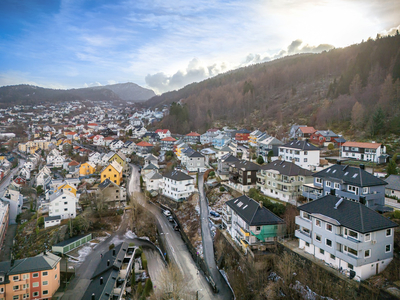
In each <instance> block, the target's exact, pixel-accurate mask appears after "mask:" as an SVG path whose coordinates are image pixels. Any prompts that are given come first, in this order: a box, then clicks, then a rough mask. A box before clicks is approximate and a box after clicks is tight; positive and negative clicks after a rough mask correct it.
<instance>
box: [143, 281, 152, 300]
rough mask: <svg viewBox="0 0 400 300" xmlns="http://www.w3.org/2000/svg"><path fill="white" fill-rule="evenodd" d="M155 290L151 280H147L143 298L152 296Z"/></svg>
mask: <svg viewBox="0 0 400 300" xmlns="http://www.w3.org/2000/svg"><path fill="white" fill-rule="evenodd" d="M152 289H153V283H152V282H151V279H150V278H147V280H146V283H145V284H144V290H143V296H145V297H148V296H150V292H151V290H152Z"/></svg>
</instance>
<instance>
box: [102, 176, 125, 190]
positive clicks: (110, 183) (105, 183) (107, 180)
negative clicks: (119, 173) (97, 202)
mask: <svg viewBox="0 0 400 300" xmlns="http://www.w3.org/2000/svg"><path fill="white" fill-rule="evenodd" d="M110 185H114V186H115V187H117V188H121V187H120V186H119V185H117V184H116V183H114V182H112V181H111V180H110V179H108V178H107V179H106V180H104V181H103V182H101V183H100V184H99V189H101V190H104V189H105V188H107V187H109V186H110Z"/></svg>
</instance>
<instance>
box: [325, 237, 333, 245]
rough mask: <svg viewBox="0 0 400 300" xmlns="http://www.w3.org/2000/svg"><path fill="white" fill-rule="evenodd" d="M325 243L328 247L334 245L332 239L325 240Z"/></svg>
mask: <svg viewBox="0 0 400 300" xmlns="http://www.w3.org/2000/svg"><path fill="white" fill-rule="evenodd" d="M325 244H326V245H327V246H328V247H332V241H331V240H328V239H326V240H325Z"/></svg>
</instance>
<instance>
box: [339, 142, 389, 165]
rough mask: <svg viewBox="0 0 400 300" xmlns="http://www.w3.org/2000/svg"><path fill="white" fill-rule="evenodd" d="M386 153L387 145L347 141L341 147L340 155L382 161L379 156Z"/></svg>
mask: <svg viewBox="0 0 400 300" xmlns="http://www.w3.org/2000/svg"><path fill="white" fill-rule="evenodd" d="M384 154H386V147H385V146H383V145H382V144H378V143H353V142H346V143H344V144H343V146H342V147H341V153H340V156H341V157H343V158H351V159H357V160H364V161H373V162H376V163H380V161H379V157H380V156H381V155H384Z"/></svg>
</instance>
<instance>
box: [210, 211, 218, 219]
mask: <svg viewBox="0 0 400 300" xmlns="http://www.w3.org/2000/svg"><path fill="white" fill-rule="evenodd" d="M210 215H212V216H213V217H216V218H219V213H217V212H215V211H210Z"/></svg>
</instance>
